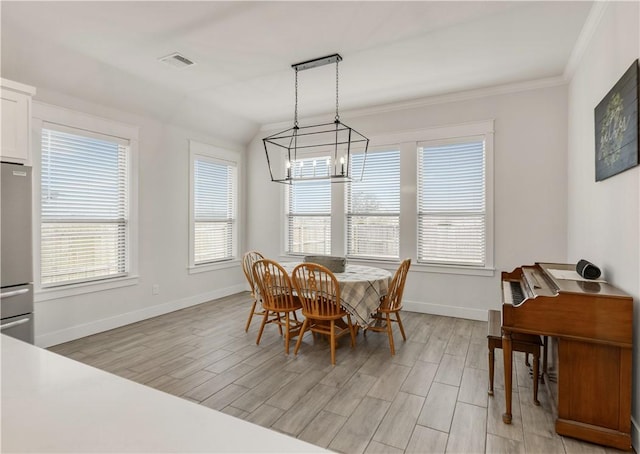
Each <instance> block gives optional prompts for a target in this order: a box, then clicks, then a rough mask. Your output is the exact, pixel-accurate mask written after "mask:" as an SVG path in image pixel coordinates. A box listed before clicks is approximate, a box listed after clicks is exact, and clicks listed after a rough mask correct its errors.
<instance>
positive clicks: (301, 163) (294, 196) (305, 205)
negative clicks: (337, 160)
mask: <svg viewBox="0 0 640 454" xmlns="http://www.w3.org/2000/svg"><path fill="white" fill-rule="evenodd" d="M327 162H328V157H327V156H325V157H315V158H306V159H299V160H298V161H296V162H294V163H292V166H291V171H292V172H293V173H294V175H295V176H300V175H302V176H305V177H307V176H308V177H310V178H312V177H313V176H314V175H315V176H323V175H327V174H328V165H327ZM286 198H287V203H286V206H287V214H286V217H287V227H286V244H287V252H288V253H290V254H327V255H328V254H331V182H330V180H310V181H300V182H296V183H294V184H291V185H288V186H287V191H286Z"/></svg>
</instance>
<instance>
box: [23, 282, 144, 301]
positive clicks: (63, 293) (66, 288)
mask: <svg viewBox="0 0 640 454" xmlns="http://www.w3.org/2000/svg"><path fill="white" fill-rule="evenodd" d="M137 284H138V276H125V277H119V278H114V279H105V280H102V281H92V282H82V283H80V284H71V285H63V286H60V287H50V288H43V289H40V290H37V291H36V292H35V294H34V302H36V303H39V302H42V301H50V300H56V299H60V298H67V297H70V296H76V295H83V294H86V293H94V292H102V291H104V290H111V289H115V288H120V287H128V286H131V285H137Z"/></svg>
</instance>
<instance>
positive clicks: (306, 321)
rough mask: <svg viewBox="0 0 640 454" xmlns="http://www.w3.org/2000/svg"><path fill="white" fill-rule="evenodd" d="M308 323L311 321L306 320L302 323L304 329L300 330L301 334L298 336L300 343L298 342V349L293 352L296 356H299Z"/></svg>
mask: <svg viewBox="0 0 640 454" xmlns="http://www.w3.org/2000/svg"><path fill="white" fill-rule="evenodd" d="M307 323H309V319H308V318H305V319H304V322H302V328H300V333H299V334H298V342H296V348H295V350H294V351H293V354H294V355H297V354H298V350H299V349H300V344H302V336H304V332H305V331H306V330H307Z"/></svg>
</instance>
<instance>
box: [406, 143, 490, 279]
mask: <svg viewBox="0 0 640 454" xmlns="http://www.w3.org/2000/svg"><path fill="white" fill-rule="evenodd" d="M470 143H482V147H483V150H482V159H483V163H482V164H483V167H484V169H483V170H484V172H483V173H484V179H483V196H484V197H483V198H484V211H483V212H482V216H483V221H484V224H485V227H484V235H485V241H484V244H483V247H484V254H483V263H482V264H481V265H474V264H470V263H462V262H452V263H446V262H439V261H428V260H421V259H420V254H419V250H420V246H421V238H420V227H419V224H420V220H421V215H422V216H424V217H428V216H430V215H433V214H430V213H426V212H425V213H421V212H420V201H421V198H420V195H421V193H420V173H421V170H422V169H421V166H420V165H421V163H420V151H419V149H420V148H422V149H424V148H437V147H446V146H449V145H463V144H470ZM485 161H486V143H485V136H484V135H479V136H466V137H456V138H452V139H439V140H429V141H421V142H419V143H418V144H416V169H417V172H418V185H417V190H416V202H417V206H418V214H417V222H418V227H417V232H418V239H417V244H416V262H417V263H420V264H424V265H429V266H456V267H465V268H472V269H477V268H484V267H485V264H486V258H487V251H486V248H487V242H486V234H487V227H486V222H487V219H486V217H487V210H486V207H487V203H486V202H487V200H486V198H487V196H486V188H487V177H486V162H485ZM438 214H439V215H442V216H454V217H456V216H457V215H467V216H468V215H476V214H477V213H475V212H473V211H460V210H458V211H456V210H451V209H447V210H442V211H440V212H439V213H438Z"/></svg>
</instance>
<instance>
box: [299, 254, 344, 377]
mask: <svg viewBox="0 0 640 454" xmlns="http://www.w3.org/2000/svg"><path fill="white" fill-rule="evenodd" d="M291 276H292V281H293V286H294V288H295V290H296V293H297V294H298V297H299V298H300V302H301V303H302V315H304V321H303V322H302V329H301V331H300V335H299V336H298V342H297V343H296V349H295V350H294V352H293V353H294V354H296V355H297V354H298V350H299V349H300V345H301V344H302V336H304V333H305V332H306V331H307V330H309V331H311V332H313V333H319V334H324V335H327V336H329V343H330V344H331V364H332V365H334V366H335V364H336V342H337V340H338V339H339V338H341V337H342V336H344V335H346V334H350V335H351V348H353V347H354V346H355V344H356V335H355V330H354V327H353V324H352V323H351V316H350V315H349V313H348V312H347V311H345V310H344V309H343V308H342V306H341V305H340V286H339V284H338V281H337V279H336V277H335V276H334V275H333V273H332V272H331V271H329V269H327V268H325V267H324V266H322V265H318V264H315V263H301V264H300V265H298V266H296V267H295V268H294V269H293V272H292V273H291ZM345 316H346V317H347V325H346V326H343V325H344V324H343V323H340V321H341V320H342V319H343V317H345ZM341 325H342V326H341Z"/></svg>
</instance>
